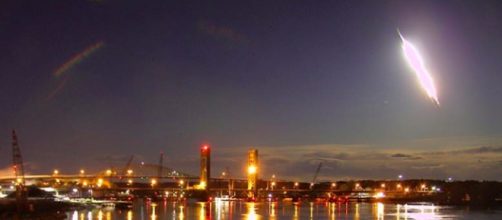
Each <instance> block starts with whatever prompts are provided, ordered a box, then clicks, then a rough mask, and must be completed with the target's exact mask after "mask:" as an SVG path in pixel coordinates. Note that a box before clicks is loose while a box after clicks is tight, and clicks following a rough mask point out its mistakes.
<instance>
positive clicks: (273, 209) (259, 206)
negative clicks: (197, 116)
mask: <svg viewBox="0 0 502 220" xmlns="http://www.w3.org/2000/svg"><path fill="white" fill-rule="evenodd" d="M67 219H71V220H95V219H97V220H118V219H127V220H133V219H134V220H136V219H138V220H163V219H172V220H178V219H179V220H185V219H199V220H202V219H211V220H227V219H228V220H234V219H235V220H237V219H242V220H261V219H272V220H280V219H330V220H336V219H358V220H359V219H376V220H384V219H392V220H393V219H396V220H400V219H405V220H414V219H415V220H436V219H502V212H501V211H478V212H472V211H469V210H467V209H465V208H464V209H462V208H452V207H443V206H434V205H427V204H417V205H394V204H383V203H348V204H345V203H342V204H336V203H314V202H302V203H291V202H289V203H287V202H284V203H283V202H278V203H277V202H275V203H269V202H264V203H247V202H223V201H218V202H213V203H179V202H160V203H149V202H142V201H137V202H135V203H134V206H133V209H131V210H118V209H113V208H103V209H91V210H89V209H88V210H76V211H70V212H68V213H67Z"/></svg>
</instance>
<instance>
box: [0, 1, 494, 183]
mask: <svg viewBox="0 0 502 220" xmlns="http://www.w3.org/2000/svg"><path fill="white" fill-rule="evenodd" d="M397 28H399V30H400V31H401V33H402V34H403V35H404V36H406V37H407V38H408V39H409V40H410V41H411V42H413V43H414V44H415V45H416V46H417V47H418V48H419V49H420V51H421V52H422V53H423V56H424V57H425V62H426V64H427V66H428V68H429V69H430V71H431V72H432V74H433V76H434V78H435V80H436V84H437V87H438V93H439V101H440V102H441V107H440V108H437V107H435V106H434V104H433V103H432V102H431V101H430V100H428V98H427V97H426V95H425V93H424V92H423V91H422V90H421V88H420V87H419V85H418V83H417V80H416V78H415V75H414V74H413V72H412V71H411V70H410V69H409V68H408V66H407V65H406V63H405V60H404V58H403V56H402V53H401V49H400V43H401V42H400V39H399V36H398V34H397V31H396V30H397ZM500 39H502V4H500V3H499V2H497V1H482V2H477V1H316V2H315V3H312V2H310V1H250V2H241V1H216V2H215V1H148V2H143V1H108V0H101V1H98V0H96V1H2V2H1V3H0V49H1V51H2V52H1V53H0V103H1V108H0V131H1V133H3V135H0V137H1V138H0V146H1V148H0V155H1V160H0V161H3V162H2V164H0V166H1V167H7V166H8V164H9V161H10V152H11V150H10V130H11V129H12V128H15V129H17V130H18V133H19V137H20V141H21V148H22V151H23V155H24V156H25V161H26V162H27V164H28V167H29V168H28V170H30V171H31V172H44V171H47V170H51V169H52V168H59V169H61V170H62V171H63V172H76V170H78V169H79V168H80V167H86V168H87V169H93V170H98V169H104V168H105V167H107V166H110V165H115V166H119V165H120V164H125V162H126V161H127V157H128V155H131V154H134V155H137V157H138V161H139V160H144V161H147V162H151V163H155V161H157V157H158V152H159V151H164V152H165V153H166V155H167V164H168V165H169V166H171V167H175V168H179V169H181V170H184V171H188V172H192V173H197V169H198V168H197V163H196V162H195V161H196V159H197V156H198V155H197V153H198V147H199V146H200V144H201V143H205V142H207V143H210V144H211V145H212V146H213V151H214V153H215V158H214V159H213V161H215V162H214V163H215V167H216V168H215V170H216V171H215V172H217V170H221V169H223V167H225V166H230V167H236V168H235V169H234V171H233V172H234V173H240V171H241V170H239V169H240V168H239V167H241V166H242V165H243V161H244V157H245V153H246V151H247V149H248V148H250V147H256V148H258V149H260V150H261V152H263V157H262V163H263V166H264V167H268V168H267V169H265V168H264V173H265V175H268V174H269V173H277V174H278V175H281V174H280V171H281V170H284V172H283V173H284V174H283V175H284V176H288V177H291V178H300V179H301V178H310V176H311V175H312V174H311V173H312V172H313V170H314V169H315V166H316V165H315V164H316V163H317V162H318V161H319V160H323V161H327V162H326V163H327V164H328V165H327V166H326V168H325V169H324V170H323V175H324V176H325V177H326V178H328V177H329V176H333V177H337V178H344V177H347V178H352V177H354V178H378V177H381V178H389V177H394V175H397V173H407V175H408V176H412V177H413V176H415V177H431V178H443V177H445V176H451V175H453V176H458V178H478V179H500V177H499V174H500V171H502V147H501V146H502V145H501V143H502V142H501V140H502V137H501V135H502V98H501V95H502V87H501V86H500V82H502V74H501V72H502V62H500V57H501V54H502V41H501V40H500ZM97 42H103V43H104V45H103V46H102V47H101V48H99V49H97V50H96V51H94V52H93V53H91V54H89V55H88V56H86V57H85V58H83V59H82V60H81V61H80V62H78V63H77V64H75V65H73V66H72V67H71V68H69V69H68V70H67V71H65V72H64V73H63V75H62V76H60V77H55V76H54V75H53V73H54V71H55V70H56V69H58V68H59V67H60V66H62V65H63V64H64V63H66V62H67V61H68V60H70V59H71V58H72V57H73V56H74V55H75V54H79V53H81V52H82V51H85V49H86V48H89V47H90V46H92V45H94V44H96V43H97ZM58 88H59V89H58ZM56 89H57V92H56V93H55V95H52V96H51V93H53V92H54V91H55V90H56ZM48 97H50V98H48ZM482 147H488V148H489V149H491V150H489V151H488V152H487V151H483V150H480V151H476V152H478V154H479V155H477V156H476V157H472V158H471V157H470V159H471V160H472V161H470V162H465V160H464V159H462V161H460V160H459V161H457V160H456V159H455V158H457V159H458V158H461V157H459V156H458V154H460V153H458V152H464V151H465V150H466V149H484V148H482ZM431 151H434V152H436V154H433V155H434V156H431V155H432V154H430V153H431ZM299 152H303V153H299ZM438 152H439V153H438ZM445 152H457V153H453V154H448V153H445ZM466 152H469V153H468V154H471V153H472V151H466ZM339 153H346V154H349V155H351V156H353V157H357V159H354V158H353V157H337V156H336V155H338V154H339ZM396 153H402V154H406V155H408V154H409V155H421V156H416V157H414V158H413V160H412V161H403V159H402V157H399V155H398V156H396V157H393V155H396ZM428 153H429V154H428ZM441 153H444V154H441ZM276 154H280V155H276ZM330 154H333V156H332V157H328V158H325V157H322V156H319V155H324V156H326V155H330ZM367 154H371V155H381V157H379V158H376V159H375V158H373V159H374V161H373V160H372V159H371V158H372V157H368V155H367ZM437 155H442V156H441V159H439V158H435V157H437ZM347 158H351V159H350V160H349V159H347ZM417 158H420V159H417ZM335 159H336V160H335ZM331 160H333V161H331ZM369 160H371V161H372V163H373V164H374V163H376V164H377V165H378V166H377V167H378V168H375V167H373V168H374V169H377V170H376V171H378V169H380V175H379V176H375V175H373V174H374V173H378V172H374V171H373V172H369V171H367V170H365V169H366V168H365V167H366V165H365V163H366V162H367V161H369ZM330 161H331V166H330ZM358 161H359V162H358ZM445 161H449V162H445ZM480 161H482V164H480ZM466 163H467V166H466V167H472V169H468V170H463V171H462V172H460V173H459V172H458V169H456V167H457V166H465V165H466ZM396 165H399V167H402V168H392V169H390V170H389V167H395V166H396ZM270 167H273V168H270ZM417 167H418V168H417ZM423 167H426V169H427V171H430V172H425V171H424V170H423V169H424V168H423ZM290 168H298V169H296V170H298V172H297V173H287V170H291V169H290ZM466 169H467V168H466ZM472 171H476V172H475V174H473V172H472Z"/></svg>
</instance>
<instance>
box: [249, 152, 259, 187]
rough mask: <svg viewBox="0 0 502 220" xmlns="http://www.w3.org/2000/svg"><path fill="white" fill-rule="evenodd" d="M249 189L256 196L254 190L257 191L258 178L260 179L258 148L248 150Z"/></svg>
mask: <svg viewBox="0 0 502 220" xmlns="http://www.w3.org/2000/svg"><path fill="white" fill-rule="evenodd" d="M247 173H248V191H249V192H250V193H252V195H253V196H251V197H254V192H256V180H257V179H258V150H256V149H251V150H249V152H248V167H247Z"/></svg>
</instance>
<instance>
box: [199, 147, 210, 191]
mask: <svg viewBox="0 0 502 220" xmlns="http://www.w3.org/2000/svg"><path fill="white" fill-rule="evenodd" d="M209 178H211V148H209V146H208V145H204V146H202V147H201V148H200V183H199V187H200V188H201V189H207V188H208V185H209Z"/></svg>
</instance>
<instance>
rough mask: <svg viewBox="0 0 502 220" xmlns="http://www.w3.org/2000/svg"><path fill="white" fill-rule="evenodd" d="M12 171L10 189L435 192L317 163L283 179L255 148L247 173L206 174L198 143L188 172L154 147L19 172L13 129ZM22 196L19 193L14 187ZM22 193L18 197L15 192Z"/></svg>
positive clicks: (207, 157)
mask: <svg viewBox="0 0 502 220" xmlns="http://www.w3.org/2000/svg"><path fill="white" fill-rule="evenodd" d="M12 140H13V141H12V152H13V153H12V155H13V164H12V167H13V173H14V175H12V176H0V184H3V185H10V186H11V188H15V189H16V191H18V192H22V191H23V188H25V186H26V185H27V184H26V182H28V183H29V184H32V185H37V186H41V187H53V188H59V189H63V190H65V189H66V190H69V189H72V190H77V191H85V190H87V191H115V192H121V191H127V192H130V191H152V192H185V191H187V192H190V191H202V192H205V193H206V194H208V195H216V194H220V195H221V194H227V195H235V196H240V197H248V198H256V197H264V196H265V197H266V196H267V195H269V194H270V195H272V194H273V195H281V196H285V197H287V196H292V195H298V194H303V195H307V194H310V195H315V196H316V197H318V196H324V197H325V196H331V195H334V194H338V195H347V194H354V193H356V194H368V195H380V194H379V193H383V192H385V193H387V194H395V195H398V194H410V193H422V194H430V193H436V192H439V190H437V189H439V188H436V187H435V186H429V185H427V184H426V183H413V184H408V185H405V183H404V182H401V181H387V182H383V183H376V182H375V183H365V186H364V187H363V183H359V182H356V181H353V182H338V183H336V182H329V183H327V182H324V183H318V182H317V175H318V173H319V171H320V169H321V167H322V163H320V164H319V166H318V167H317V169H316V172H315V175H314V178H313V179H312V181H311V182H310V183H299V182H292V181H287V180H278V179H276V178H275V175H273V176H272V178H270V179H267V180H265V179H260V178H259V170H260V169H259V166H260V165H259V163H258V161H259V160H258V150H256V149H251V150H250V151H249V152H248V164H247V178H246V179H238V178H231V177H230V175H229V173H228V171H226V172H223V173H222V175H221V177H219V178H214V177H211V148H210V147H209V146H208V145H203V146H201V148H200V175H198V176H195V175H190V174H187V173H183V172H180V171H178V170H176V169H173V168H169V167H165V166H164V165H163V158H164V154H163V153H160V158H159V163H158V164H144V163H143V162H142V163H141V164H133V163H132V161H133V159H134V157H133V156H131V157H130V158H129V160H128V161H127V163H126V164H125V166H124V167H122V168H120V169H114V168H109V169H106V170H103V171H101V172H98V173H95V174H87V173H86V172H85V170H80V172H78V173H76V174H61V173H59V171H58V170H54V171H53V173H52V174H40V175H25V173H24V164H23V160H22V156H21V151H20V149H19V145H18V141H17V135H16V132H15V131H13V132H12ZM18 194H19V196H21V197H22V196H23V195H22V193H18ZM20 199H22V198H20Z"/></svg>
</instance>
